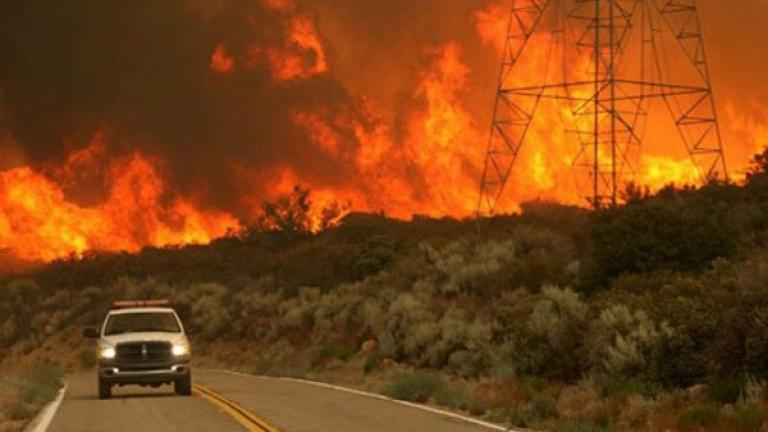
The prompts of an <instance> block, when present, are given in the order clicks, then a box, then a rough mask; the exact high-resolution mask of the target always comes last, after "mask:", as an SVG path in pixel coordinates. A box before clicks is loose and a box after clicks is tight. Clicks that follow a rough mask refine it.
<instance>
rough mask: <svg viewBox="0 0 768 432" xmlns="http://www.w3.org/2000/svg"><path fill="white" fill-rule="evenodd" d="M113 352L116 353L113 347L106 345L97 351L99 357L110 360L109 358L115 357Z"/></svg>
mask: <svg viewBox="0 0 768 432" xmlns="http://www.w3.org/2000/svg"><path fill="white" fill-rule="evenodd" d="M115 354H117V353H116V352H115V349H114V348H112V347H107V348H102V349H101V351H100V352H99V357H101V358H103V359H109V360H111V359H113V358H115Z"/></svg>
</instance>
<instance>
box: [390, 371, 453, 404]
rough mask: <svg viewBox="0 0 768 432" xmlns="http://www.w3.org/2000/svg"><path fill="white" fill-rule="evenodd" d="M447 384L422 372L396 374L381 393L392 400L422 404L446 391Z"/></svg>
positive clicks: (432, 375)
mask: <svg viewBox="0 0 768 432" xmlns="http://www.w3.org/2000/svg"><path fill="white" fill-rule="evenodd" d="M446 387H447V384H446V382H445V381H443V379H442V378H440V377H439V376H438V375H436V374H434V373H430V372H424V371H409V372H396V373H394V374H392V375H391V376H390V378H389V383H388V384H387V385H386V386H385V387H384V391H383V393H384V394H385V395H387V396H389V397H391V398H393V399H399V400H405V401H411V402H421V403H424V402H426V401H427V400H429V399H430V398H432V397H435V396H436V395H437V394H439V393H441V392H445V391H446Z"/></svg>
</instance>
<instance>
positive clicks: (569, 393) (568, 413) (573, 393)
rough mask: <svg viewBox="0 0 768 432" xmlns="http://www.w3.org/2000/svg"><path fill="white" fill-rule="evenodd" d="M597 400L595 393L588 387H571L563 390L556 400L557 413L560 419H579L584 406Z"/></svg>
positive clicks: (597, 396)
mask: <svg viewBox="0 0 768 432" xmlns="http://www.w3.org/2000/svg"><path fill="white" fill-rule="evenodd" d="M598 400H599V395H598V394H597V391H595V389H593V388H592V387H588V386H583V385H579V386H572V387H567V388H565V389H563V391H562V392H560V397H559V398H558V399H557V411H558V412H559V413H560V416H561V417H564V418H573V419H579V418H582V414H583V412H584V409H585V407H586V406H589V405H592V404H594V403H595V402H596V401H598Z"/></svg>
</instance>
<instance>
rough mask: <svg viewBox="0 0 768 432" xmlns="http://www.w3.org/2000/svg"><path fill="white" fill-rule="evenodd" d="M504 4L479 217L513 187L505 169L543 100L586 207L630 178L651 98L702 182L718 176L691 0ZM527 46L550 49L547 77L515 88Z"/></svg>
mask: <svg viewBox="0 0 768 432" xmlns="http://www.w3.org/2000/svg"><path fill="white" fill-rule="evenodd" d="M513 2H514V3H513V5H512V6H511V8H510V20H509V24H508V29H507V37H506V41H505V48H504V58H503V60H502V65H501V71H500V74H499V81H498V88H497V95H496V102H495V106H494V111H493V122H492V124H491V132H490V137H489V142H488V148H487V153H486V159H485V165H484V170H483V176H482V184H481V191H480V198H479V202H478V214H492V213H494V212H495V211H496V210H497V209H498V208H499V207H498V206H499V203H500V200H501V199H502V198H503V195H504V193H505V192H507V191H508V189H510V188H513V187H514V185H513V184H511V183H512V182H511V181H510V179H511V175H510V174H511V173H512V168H513V166H514V164H515V161H516V160H517V158H518V155H519V154H520V151H521V148H522V147H523V146H524V145H525V141H526V135H527V134H528V133H529V131H530V129H531V124H532V122H533V121H534V119H535V118H536V115H537V108H538V107H539V105H540V104H541V103H542V102H543V101H547V100H549V101H554V102H556V103H558V104H559V105H560V106H562V107H563V109H564V110H565V111H566V112H567V113H568V121H567V124H568V125H570V127H569V128H568V130H566V131H564V133H565V134H566V135H567V136H568V137H573V139H572V140H570V141H573V142H574V144H576V145H575V146H574V154H573V155H571V157H572V164H573V165H574V167H584V168H586V169H587V170H588V172H589V183H590V189H591V190H590V193H589V197H587V199H588V200H589V201H590V203H591V205H592V206H593V207H595V208H600V207H604V206H611V205H616V204H617V202H618V200H619V194H620V192H621V188H622V187H624V185H625V183H626V182H627V181H628V179H629V178H630V177H631V175H632V173H633V172H634V171H633V169H634V167H633V161H634V158H635V155H636V154H637V153H638V152H639V149H640V146H641V144H642V142H643V131H644V128H645V126H646V123H647V119H648V113H649V103H650V102H651V101H652V100H661V101H663V105H665V106H666V112H667V113H668V115H669V116H670V117H671V120H672V122H673V124H674V128H675V129H676V130H677V132H678V133H679V134H678V135H679V141H680V143H681V144H683V145H684V146H685V149H686V150H687V151H688V154H689V155H690V158H691V160H692V162H693V163H694V165H695V166H696V168H697V170H698V173H699V177H700V178H701V180H702V181H705V180H708V179H712V178H719V179H724V178H727V170H726V165H725V159H724V157H723V146H722V138H721V135H720V128H719V125H718V120H717V113H716V110H715V103H714V97H713V93H712V84H711V80H710V74H709V69H708V66H707V59H706V55H705V52H704V43H703V39H702V31H701V26H700V22H699V16H698V9H697V3H696V0H516V1H515V0H513ZM532 41H534V42H532ZM532 43H538V44H548V45H549V46H548V47H547V56H548V57H549V59H548V60H547V61H546V68H547V71H542V73H541V74H540V75H539V78H538V82H533V83H531V82H526V83H522V82H520V79H519V78H518V77H517V75H516V70H517V69H516V67H518V66H519V64H520V63H521V61H524V60H525V59H526V54H527V53H528V52H529V51H531V45H532ZM662 44H664V45H662ZM669 45H673V47H672V49H674V50H676V53H675V54H674V55H672V56H669V55H668V53H667V51H668V49H669ZM540 53H541V50H539V55H540ZM531 55H535V53H534V54H531ZM553 64H555V65H556V66H559V67H560V70H559V72H558V73H557V76H556V77H554V78H552V77H551V76H550V75H551V73H550V72H549V68H551V67H552V65H553ZM681 65H684V66H685V67H682V66H681ZM672 67H674V69H675V70H674V72H672V71H671V68H672ZM585 195H586V194H585Z"/></svg>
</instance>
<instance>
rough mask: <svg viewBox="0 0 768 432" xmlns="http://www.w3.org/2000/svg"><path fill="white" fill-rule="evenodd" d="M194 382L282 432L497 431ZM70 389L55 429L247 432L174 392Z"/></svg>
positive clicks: (436, 417)
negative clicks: (106, 393) (103, 393)
mask: <svg viewBox="0 0 768 432" xmlns="http://www.w3.org/2000/svg"><path fill="white" fill-rule="evenodd" d="M193 380H194V382H195V383H197V384H203V385H205V386H206V387H208V388H210V389H212V390H214V391H216V392H217V393H219V394H221V395H222V396H224V397H226V398H227V399H229V400H231V401H233V402H236V403H237V404H239V405H240V406H242V407H244V408H246V409H248V410H250V411H252V412H253V413H255V414H256V415H257V416H259V417H260V418H262V419H264V420H266V421H268V422H269V423H271V424H272V425H273V426H275V427H276V428H277V429H279V430H280V431H282V432H328V431H333V432H385V431H386V432H392V431H398V432H426V431H440V432H489V431H492V430H493V429H490V428H487V427H483V426H480V425H476V424H471V423H467V422H465V421H463V420H460V419H457V418H452V417H447V416H443V415H440V414H437V413H433V412H428V411H423V410H419V409H416V408H412V407H408V406H403V405H400V404H396V403H393V402H391V401H386V400H380V399H376V398H371V397H367V396H362V395H357V394H351V393H347V392H343V391H339V390H335V389H331V388H324V387H318V386H315V385H310V384H306V383H301V382H295V381H287V380H281V379H277V378H262V377H250V376H242V375H235V374H231V373H227V372H219V371H209V370H197V371H194V378H193ZM67 384H68V386H69V387H68V390H67V393H66V395H65V397H64V401H63V402H62V404H61V406H60V407H59V410H58V412H57V413H56V415H55V417H54V419H53V422H52V424H51V427H50V428H49V431H51V432H64V431H72V432H88V431H110V432H123V431H141V432H154V431H242V430H243V427H242V426H240V425H239V424H238V423H236V422H235V421H234V420H233V419H232V418H231V417H229V416H228V415H227V414H226V413H224V412H222V411H220V410H219V409H217V408H216V406H214V405H213V404H211V403H210V402H208V401H206V400H205V399H203V398H201V397H199V396H190V397H179V396H175V395H174V394H173V392H172V389H171V387H169V386H165V387H161V388H159V389H148V388H143V387H134V386H129V387H123V388H116V389H115V390H114V391H113V399H111V400H98V399H97V397H96V385H95V384H96V383H95V372H91V373H80V374H76V375H71V376H68V377H67Z"/></svg>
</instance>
